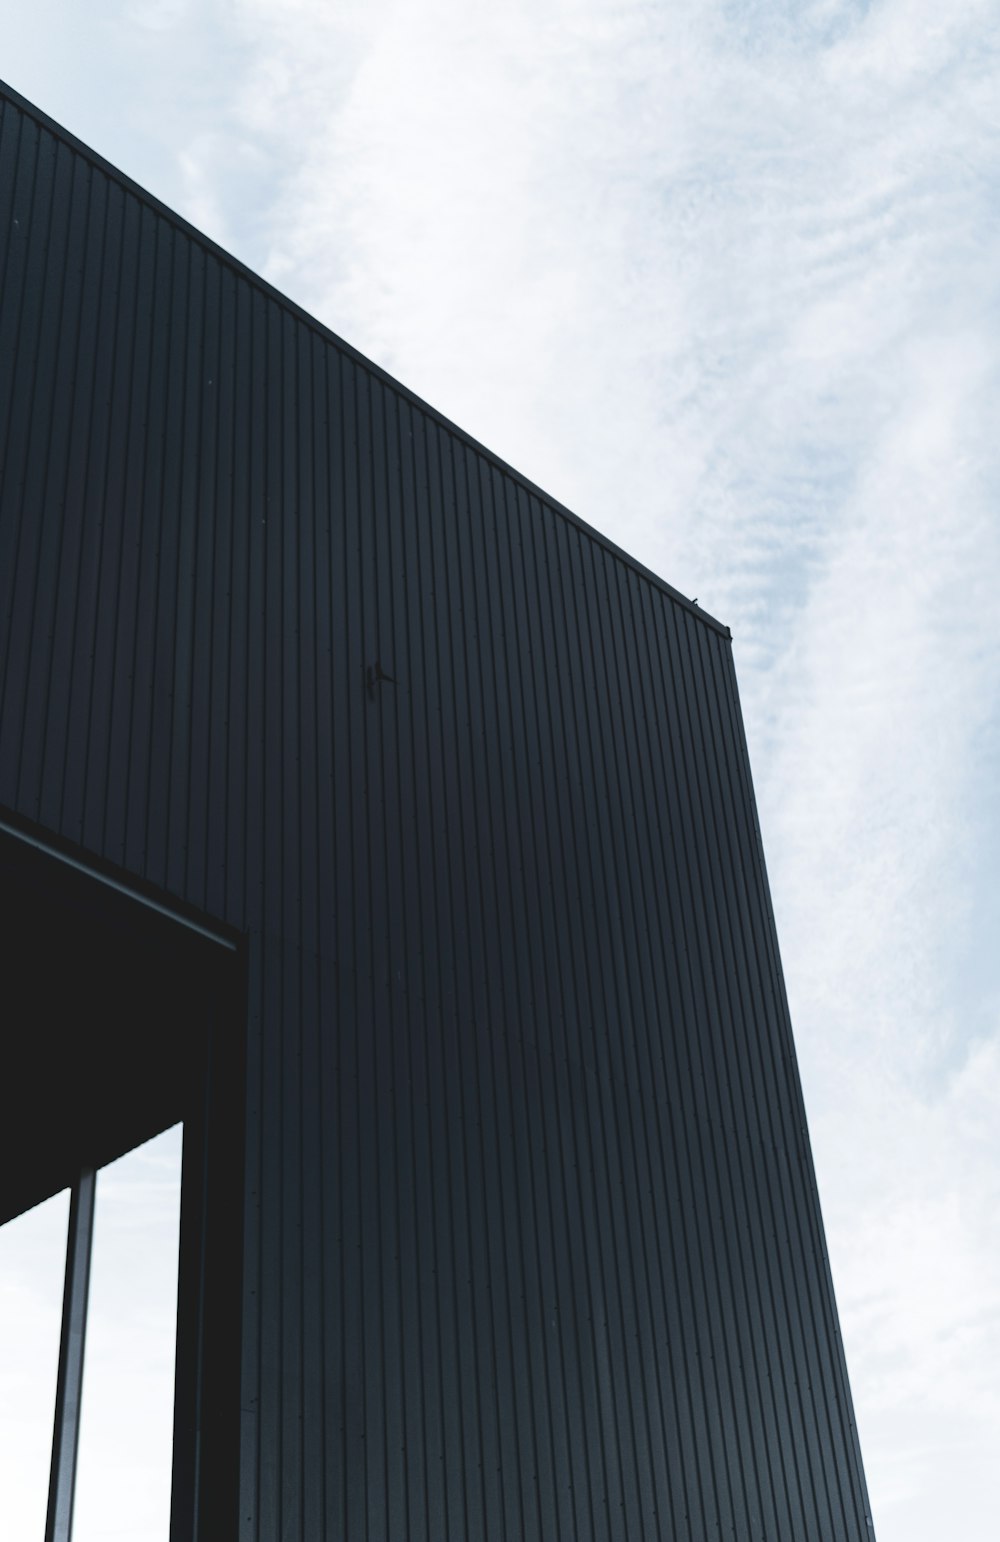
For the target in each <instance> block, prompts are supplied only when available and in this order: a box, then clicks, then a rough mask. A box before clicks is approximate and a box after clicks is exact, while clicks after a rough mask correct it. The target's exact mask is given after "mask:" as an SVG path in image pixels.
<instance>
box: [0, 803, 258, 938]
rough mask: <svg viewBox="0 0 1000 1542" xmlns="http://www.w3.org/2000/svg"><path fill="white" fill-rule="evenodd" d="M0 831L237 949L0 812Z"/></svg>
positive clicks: (221, 935) (200, 924)
mask: <svg viewBox="0 0 1000 1542" xmlns="http://www.w3.org/2000/svg"><path fill="white" fill-rule="evenodd" d="M0 834H3V835H9V836H12V837H13V838H14V839H15V840H18V841H20V842H22V844H23V845H25V846H30V847H32V848H33V849H34V850H35V851H40V852H42V854H43V855H44V856H47V857H51V858H53V860H54V861H56V862H61V863H62V864H63V865H64V866H65V867H69V868H72V869H73V871H74V872H77V873H83V874H85V875H86V877H88V878H92V879H94V881H95V882H97V883H100V884H103V886H104V887H105V888H106V889H111V890H112V891H114V892H115V893H116V894H123V895H124V896H125V897H126V899H130V900H133V901H134V902H135V903H136V904H137V905H142V906H143V908H144V909H146V910H150V911H153V912H154V913H155V914H157V915H161V916H165V917H166V919H167V920H168V921H174V922H175V923H176V924H177V925H178V926H183V927H185V928H186V929H187V930H188V931H189V932H194V933H196V934H197V935H198V936H199V937H205V938H206V939H207V940H208V941H209V942H214V943H217V944H218V945H219V947H222V948H225V949H226V951H227V952H229V953H236V952H238V950H239V943H238V942H237V940H236V939H235V938H233V937H228V936H226V934H225V933H224V932H222V931H221V930H220V931H217V930H215V929H214V928H213V927H211V926H206V925H205V924H204V923H203V922H201V921H196V920H195V919H194V917H193V916H187V915H184V913H183V911H180V910H175V909H174V908H173V906H172V905H170V904H168V903H167V902H166V901H164V900H158V899H155V898H154V897H153V896H152V895H151V894H143V892H142V890H141V889H138V888H135V887H134V886H133V885H132V884H130V883H128V882H126V881H125V880H124V879H121V878H115V877H114V876H113V875H112V874H110V873H105V872H102V871H101V870H100V868H99V867H97V866H96V865H95V864H93V863H91V862H88V861H86V860H85V859H84V858H82V857H75V856H73V855H72V854H71V853H70V852H68V851H62V850H60V849H59V847H58V846H55V845H52V844H51V843H50V842H49V841H46V840H45V839H44V838H43V837H42V836H39V835H33V834H31V833H30V832H29V831H27V830H22V829H20V828H19V827H18V826H17V825H16V824H11V823H9V821H8V820H6V819H5V818H3V816H2V815H0Z"/></svg>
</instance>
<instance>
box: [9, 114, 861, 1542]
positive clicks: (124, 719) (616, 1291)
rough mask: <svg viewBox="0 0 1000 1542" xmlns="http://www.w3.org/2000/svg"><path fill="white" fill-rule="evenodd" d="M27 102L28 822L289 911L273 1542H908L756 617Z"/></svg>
mask: <svg viewBox="0 0 1000 1542" xmlns="http://www.w3.org/2000/svg"><path fill="white" fill-rule="evenodd" d="M2 111H3V117H2V134H0V211H2V214H0V265H2V266H0V435H2V440H0V453H2V462H0V477H2V483H0V499H2V502H0V646H2V647H3V650H4V651H3V658H2V661H0V691H2V696H0V802H3V803H6V804H8V805H11V806H13V807H15V808H16V809H18V810H19V811H20V812H21V813H23V814H25V815H27V816H30V817H31V818H34V819H37V820H39V821H40V822H41V823H42V824H44V825H46V826H47V827H50V828H51V829H53V830H56V831H58V832H60V833H61V834H62V835H64V836H67V837H70V838H72V839H74V840H76V841H79V842H80V843H81V844H82V845H83V846H85V847H86V848H88V849H89V850H92V851H94V852H97V853H100V854H101V855H102V856H104V857H107V858H110V859H111V860H113V861H115V862H118V863H120V864H122V865H123V866H124V867H126V868H128V869H129V870H131V871H134V872H135V873H138V874H141V875H142V876H143V877H145V878H147V879H150V880H152V881H153V882H155V883H158V884H161V885H163V886H164V887H166V888H167V889H169V890H171V891H172V892H174V893H176V894H178V895H180V896H183V897H184V898H185V899H187V900H189V901H191V902H193V903H195V904H196V905H198V906H201V907H202V908H204V909H206V910H207V911H209V912H211V913H212V914H213V915H216V916H218V917H220V918H223V919H224V920H226V921H228V922H230V923H232V924H234V925H236V926H238V927H241V928H244V929H246V930H247V931H248V932H249V934H250V939H251V949H250V955H251V981H250V1022H249V1036H250V1037H249V1066H250V1073H249V1105H248V1173H249V1186H248V1196H247V1218H248V1224H247V1273H246V1290H245V1301H244V1310H245V1323H246V1353H245V1413H244V1431H243V1433H244V1502H243V1508H242V1521H241V1525H242V1529H243V1535H244V1537H245V1539H246V1542H250V1539H255V1542H256V1539H261V1542H263V1539H268V1542H270V1539H272V1538H276V1537H278V1536H280V1537H282V1538H284V1539H286V1542H293V1539H297V1538H302V1539H306V1538H309V1539H314V1538H317V1537H320V1536H325V1537H328V1538H331V1539H333V1538H346V1539H351V1542H354V1539H360V1538H362V1537H364V1538H387V1539H402V1538H414V1539H416V1538H427V1539H433V1542H438V1539H441V1538H454V1539H463V1542H464V1539H467V1538H477V1537H481V1538H497V1539H499V1538H537V1539H539V1542H553V1539H565V1542H570V1539H577V1538H580V1539H589V1538H593V1539H603V1538H628V1539H629V1542H633V1539H637V1538H650V1539H652V1538H676V1539H690V1538H698V1539H702V1538H711V1537H738V1538H740V1539H743V1538H752V1537H759V1538H761V1539H766V1542H778V1539H781V1542H839V1539H856V1538H867V1537H868V1536H869V1535H870V1529H869V1527H868V1524H867V1521H866V1515H867V1502H866V1497H865V1493H864V1479H863V1475H862V1471H861V1463H860V1457H859V1454H858V1450H857V1442H856V1439H855V1436H854V1430H853V1424H852V1416H851V1408H850V1397H849V1391H848V1387H847V1380H846V1374H845V1371H844V1363H843V1356H842V1352H841V1348H840V1343H839V1338H838V1331H837V1324H836V1317H835V1309H834V1304H833V1296H832V1290H831V1286H830V1281H829V1274H828V1270H827V1266H826V1259H825V1253H824V1244H823V1237H822V1229H821V1223H820V1218H819V1210H818V1204H817V1200H816V1196H815V1191H814V1184H813V1177H812V1169H811V1165H810V1158H809V1152H808V1145H807V1138H806V1133H805V1127H804V1116H803V1112H802V1103H801V1096H800V1092H799V1086H798V1080H797V1073H796V1070H795V1066H794V1060H793V1052H792V1044H791V1035H790V1030H789V1026H788V1021H787V1012H786V1007H785V1000H784V994H783V987H782V982H781V974H780V966H779V962H778V955H777V946H776V941H775V936H774V928H773V920H772V917H771V913H770V908H769V903H768V897H767V892H766V882H765V878H764V871H763V864H762V858H761V854H760V848H759V838H758V834H757V829H756V822H755V815H754V807H753V797H752V790H751V786H750V781H749V772H748V768H747V761H746V755H745V748H744V743H743V738H742V728H741V725H740V721H739V713H738V704H737V701H736V693H735V681H734V676H733V671H732V660H731V654H730V648H729V644H728V641H727V639H726V638H724V637H723V636H722V635H721V634H720V633H719V632H718V631H717V630H716V629H715V628H714V627H712V626H711V625H710V624H708V623H707V622H706V621H704V620H701V619H699V618H698V617H697V616H696V615H694V614H692V613H691V612H690V611H689V610H688V609H687V608H685V607H684V606H683V605H681V604H679V603H677V602H676V601H675V600H674V599H672V598H671V597H670V596H669V595H668V594H666V593H665V592H663V591H662V590H660V589H658V588H657V587H656V586H655V585H654V584H652V583H651V582H650V581H649V580H648V579H647V578H646V577H644V576H642V575H641V574H640V573H638V572H637V571H635V570H634V569H632V568H631V567H629V566H628V564H627V563H625V562H623V561H622V560H621V559H620V558H619V557H618V556H616V555H614V554H613V553H612V552H610V551H609V550H608V549H607V548H606V547H605V546H604V545H603V544H602V543H601V541H600V540H599V539H598V538H596V537H594V536H593V535H591V534H589V533H587V532H586V531H585V530H583V529H581V528H580V527H579V526H578V525H576V524H574V523H573V522H572V521H570V520H569V519H567V518H566V517H564V516H563V515H562V513H560V512H559V511H557V510H554V509H552V508H551V507H549V506H547V505H546V504H545V503H544V502H543V501H541V500H540V499H539V498H538V496H537V495H536V493H535V492H534V491H533V490H530V489H528V488H527V487H526V486H525V485H523V484H521V483H520V482H519V481H518V480H517V479H516V478H515V477H513V476H512V475H511V474H509V472H508V471H507V470H506V469H505V468H502V467H499V466H498V465H497V464H495V463H494V462H493V461H492V460H491V459H490V458H489V457H488V456H486V455H485V454H483V453H482V452H481V451H479V450H478V448H476V447H474V446H471V445H470V444H468V443H467V442H466V441H464V440H463V439H462V437H461V436H460V435H458V434H457V433H456V432H455V431H454V430H452V429H451V428H450V427H449V426H448V425H446V424H444V423H442V422H441V421H440V420H438V419H437V418H435V417H434V416H433V415H432V414H430V413H429V412H428V411H427V410H425V409H424V408H423V407H422V405H421V404H419V403H417V402H415V401H414V400H413V399H412V398H410V397H409V396H407V395H406V393H404V392H402V391H401V390H399V389H397V388H395V387H394V386H393V385H392V384H391V382H387V381H386V380H385V378H384V377H382V376H381V375H379V373H378V372H376V371H373V370H371V369H368V368H366V367H365V366H364V364H363V362H361V361H359V360H358V359H357V357H356V356H355V355H353V354H352V353H351V352H350V351H349V350H347V349H345V348H343V347H341V346H339V345H338V344H337V343H336V340H335V339H332V338H331V337H330V335H329V334H326V333H324V332H323V331H322V330H321V329H319V328H318V327H315V326H313V325H310V324H309V323H308V322H307V321H306V319H304V318H303V317H302V316H301V315H300V314H299V313H297V312H296V311H294V309H292V308H291V307H289V306H287V305H285V304H283V303H282V302H281V301H280V299H279V297H277V296H275V295H274V294H273V293H272V292H270V291H268V290H267V289H266V287H265V286H263V285H261V284H259V283H257V282H256V281H254V280H252V279H251V277H250V276H249V275H247V274H246V273H245V272H243V271H242V270H240V269H239V268H238V267H237V266H235V265H234V264H232V263H230V262H228V261H227V260H225V258H224V257H223V256H222V255H221V254H220V253H218V252H217V251H216V250H215V249H213V248H211V247H210V246H209V245H208V244H207V243H204V242H201V241H200V240H198V239H196V238H195V237H194V236H193V233H192V232H190V231H189V230H188V229H187V228H186V227H184V226H183V225H182V224H181V223H180V222H178V221H176V220H174V219H172V218H171V217H170V216H168V215H167V214H166V212H165V211H163V210H162V209H160V208H159V207H158V206H155V205H153V204H152V203H151V202H150V201H148V200H146V199H144V198H143V197H142V196H140V195H139V194H138V193H137V190H135V189H134V188H132V187H131V186H130V185H128V184H125V183H124V182H123V181H121V180H120V179H118V178H117V177H116V176H115V175H114V174H112V173H111V172H110V171H109V169H108V168H106V167H104V166H103V164H101V163H99V162H96V161H95V160H93V159H92V158H90V157H89V156H88V155H86V154H84V153H82V151H81V150H80V147H76V146H72V145H70V144H68V143H66V142H64V141H63V140H62V139H61V137H60V136H59V135H58V134H57V133H56V132H54V131H53V129H52V127H51V126H50V125H48V124H47V123H45V122H42V121H40V120H39V119H37V118H36V117H35V116H34V115H33V113H31V112H30V111H28V110H26V108H25V105H24V104H23V103H20V102H19V101H18V100H11V99H9V98H8V99H5V100H4V101H3V107H2ZM384 677H391V678H384Z"/></svg>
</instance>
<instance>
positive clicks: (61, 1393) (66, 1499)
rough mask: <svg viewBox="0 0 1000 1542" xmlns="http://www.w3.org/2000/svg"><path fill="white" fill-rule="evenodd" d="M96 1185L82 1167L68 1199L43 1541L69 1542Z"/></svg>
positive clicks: (91, 1172)
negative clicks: (57, 1366) (46, 1508)
mask: <svg viewBox="0 0 1000 1542" xmlns="http://www.w3.org/2000/svg"><path fill="white" fill-rule="evenodd" d="M96 1187H97V1174H96V1172H95V1171H94V1169H93V1168H92V1167H89V1168H84V1170H83V1172H81V1174H80V1176H79V1177H78V1179H77V1181H76V1183H75V1184H74V1185H73V1189H72V1193H71V1196H70V1206H69V1236H68V1239H67V1243H66V1285H65V1289H64V1291H63V1317H62V1336H61V1338H60V1341H59V1376H58V1379H57V1381H56V1417H55V1428H54V1430H53V1434H52V1466H51V1468H50V1471H49V1508H48V1516H47V1518H46V1522H45V1542H70V1536H71V1532H72V1527H73V1493H74V1489H75V1487H76V1454H77V1449H78V1446H79V1441H80V1396H81V1393H82V1390H83V1351H84V1341H85V1339H86V1334H87V1296H88V1293H89V1290H90V1255H91V1250H92V1246H93V1240H94V1197H95V1192H96Z"/></svg>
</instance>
